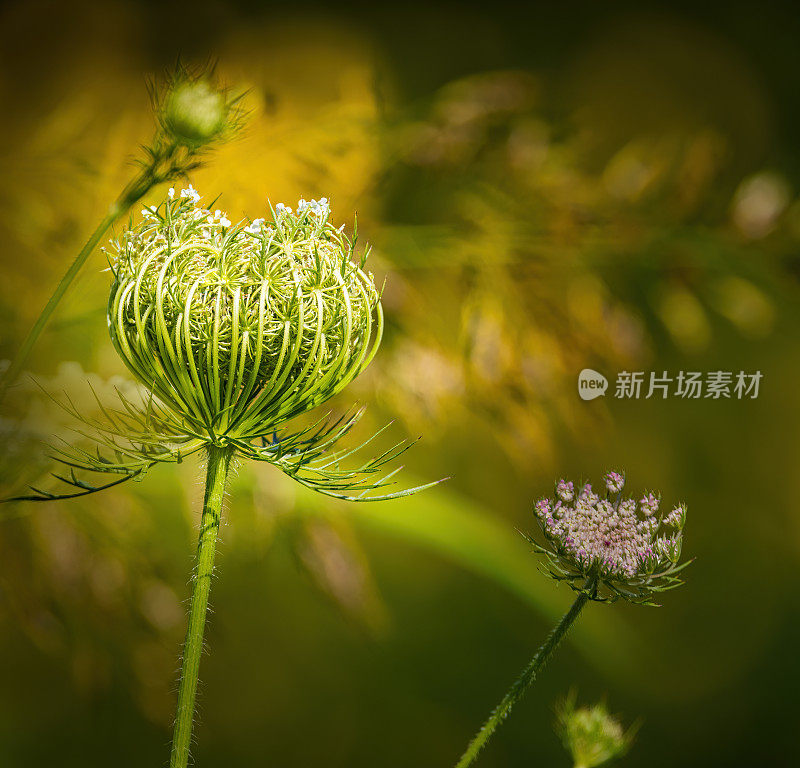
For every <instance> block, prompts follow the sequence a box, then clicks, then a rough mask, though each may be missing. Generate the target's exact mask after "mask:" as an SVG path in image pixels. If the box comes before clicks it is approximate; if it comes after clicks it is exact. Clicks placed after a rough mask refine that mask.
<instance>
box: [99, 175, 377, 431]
mask: <svg viewBox="0 0 800 768" xmlns="http://www.w3.org/2000/svg"><path fill="white" fill-rule="evenodd" d="M113 245H114V247H113V253H112V254H111V255H112V259H111V266H112V270H113V273H114V281H113V284H112V287H111V295H110V299H109V306H108V322H109V327H110V331H111V338H112V341H113V343H114V345H115V347H116V348H117V351H118V352H119V353H120V355H121V356H122V359H123V360H124V361H125V363H126V365H127V366H128V368H129V369H130V370H131V372H132V373H133V374H134V375H135V376H136V377H137V378H138V379H139V381H141V382H142V383H143V384H145V385H146V386H147V387H148V388H149V389H150V390H151V391H152V392H153V394H154V395H155V396H156V397H157V398H158V400H159V401H160V402H161V403H162V404H164V405H166V406H167V407H168V408H169V409H170V410H171V411H173V412H174V413H175V414H176V415H177V416H178V417H179V418H180V419H181V420H182V422H183V425H184V427H183V428H184V431H188V432H189V433H191V434H193V435H195V436H198V437H200V438H202V439H206V440H209V441H211V442H215V443H225V442H226V440H228V439H231V438H242V439H249V438H252V437H254V436H258V435H264V434H268V433H270V432H271V431H272V430H274V429H275V428H276V427H277V426H278V425H279V424H281V423H282V422H284V421H286V420H287V419H289V418H291V417H293V416H296V415H298V414H300V413H303V412H305V411H307V410H309V409H311V408H314V407H316V406H317V405H319V404H320V403H322V402H324V401H325V400H327V399H328V398H330V397H332V396H333V395H335V394H336V393H337V392H339V391H340V390H341V389H342V388H343V387H344V386H345V385H346V384H348V383H349V382H350V381H352V379H353V378H355V377H356V376H357V375H358V374H359V373H360V372H361V371H362V370H363V369H364V368H365V367H366V365H367V364H368V363H369V361H370V360H371V358H372V356H373V354H374V353H375V351H376V349H377V346H378V344H379V343H380V338H381V331H382V312H381V307H380V302H379V296H378V292H377V290H376V288H375V285H374V283H373V280H372V276H371V275H370V274H368V273H367V272H365V271H364V270H363V269H362V267H363V266H364V260H365V259H366V255H365V256H364V259H362V260H361V261H360V262H359V263H356V262H354V261H353V260H352V256H353V249H354V243H353V241H352V240H350V239H349V238H348V237H347V236H346V235H345V234H344V233H343V229H342V228H336V227H334V226H333V224H331V223H330V208H329V206H328V202H327V200H324V199H323V200H321V201H311V202H310V203H306V202H305V201H301V205H299V206H297V212H296V213H294V212H292V209H291V208H289V207H287V206H284V205H280V204H279V205H277V206H276V207H275V209H274V210H271V211H270V215H269V216H268V217H266V218H261V219H256V220H254V221H252V222H250V223H247V222H244V223H240V224H236V225H234V224H232V223H231V219H230V218H229V217H228V215H227V214H226V213H225V212H224V211H222V210H220V209H215V210H210V209H206V208H205V207H204V206H203V205H202V203H201V197H200V194H199V193H198V192H197V191H196V190H195V189H194V188H193V187H191V186H189V187H188V188H187V189H184V190H182V191H180V192H176V191H175V190H174V189H170V190H169V194H168V196H167V198H166V199H165V200H164V201H163V202H162V203H161V204H160V205H158V206H155V207H146V208H144V209H143V211H142V220H141V222H140V223H139V224H137V225H135V226H132V227H130V228H129V229H127V230H125V231H124V232H123V233H122V236H121V237H120V238H119V240H118V241H116V242H115V243H114V244H113Z"/></svg>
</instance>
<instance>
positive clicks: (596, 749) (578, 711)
mask: <svg viewBox="0 0 800 768" xmlns="http://www.w3.org/2000/svg"><path fill="white" fill-rule="evenodd" d="M575 698H576V697H575V694H574V693H571V694H570V695H569V696H568V697H567V698H566V699H565V700H564V701H563V702H561V704H560V705H559V706H558V707H557V709H556V717H557V719H556V731H557V732H558V734H559V736H560V737H561V740H562V742H563V744H564V747H565V748H566V749H567V751H568V752H569V753H570V754H571V755H572V759H573V761H574V764H575V766H579V768H595V766H600V765H607V764H608V763H609V762H610V761H612V760H615V759H616V758H618V757H620V756H622V755H624V754H625V753H626V752H627V751H628V750H629V749H630V746H631V744H632V743H633V738H634V735H635V731H636V727H635V726H634V727H632V728H629V729H628V730H627V731H625V730H623V728H622V725H621V724H620V722H619V720H618V719H617V718H615V717H614V716H613V715H611V714H610V713H609V712H608V710H607V709H606V706H605V704H604V703H603V702H599V703H597V704H595V705H594V706H591V707H579V708H576V707H575Z"/></svg>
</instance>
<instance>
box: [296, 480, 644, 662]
mask: <svg viewBox="0 0 800 768" xmlns="http://www.w3.org/2000/svg"><path fill="white" fill-rule="evenodd" d="M412 480H413V479H412ZM303 493H304V495H303V496H301V500H302V502H301V504H300V505H298V506H299V508H300V509H301V512H302V513H304V514H310V515H315V514H327V515H338V514H347V515H350V516H352V518H353V519H354V520H355V521H356V523H357V524H358V525H360V526H364V527H365V528H370V529H373V530H376V531H379V532H382V533H386V534H389V535H391V536H395V537H399V538H401V539H405V540H407V541H409V542H411V543H413V544H416V545H419V546H422V547H425V548H426V549H428V550H430V551H432V552H434V553H436V554H437V555H439V556H441V557H443V558H445V559H446V560H449V561H450V562H452V563H455V564H456V565H459V566H461V567H462V568H465V569H467V570H469V571H471V572H473V573H476V574H478V575H480V576H483V577H485V578H487V579H489V580H491V581H493V582H495V583H496V584H498V585H499V586H501V587H503V588H505V589H507V590H508V591H509V592H511V593H513V594H514V595H516V596H517V597H518V598H520V599H521V600H522V601H523V602H524V603H526V604H527V605H528V606H530V607H531V608H533V609H534V610H535V611H536V612H537V613H539V614H540V615H541V616H542V617H544V618H546V619H547V621H553V620H555V619H557V618H558V617H560V616H561V614H563V612H564V610H565V607H566V606H567V604H568V603H569V602H570V600H571V597H572V595H571V593H569V592H568V590H558V589H557V588H556V587H555V585H554V584H553V582H552V581H550V579H548V578H545V576H544V574H543V573H542V572H541V571H540V569H539V561H538V558H537V557H536V556H535V555H534V554H533V553H532V552H531V551H530V548H529V547H528V545H527V544H526V543H525V540H524V539H523V538H522V537H521V536H520V535H519V534H518V533H517V532H516V531H515V530H514V528H513V526H512V525H511V524H510V523H509V522H508V521H507V520H504V519H503V518H502V517H500V516H499V515H498V514H496V513H494V512H491V511H489V510H487V509H485V508H482V507H481V506H479V505H477V504H475V503H474V502H473V501H471V500H470V499H467V498H465V497H463V496H461V495H459V494H457V493H455V492H453V491H452V490H451V489H450V488H449V487H447V486H445V485H440V486H438V487H437V488H434V489H431V490H429V491H427V493H425V494H424V495H422V496H412V497H411V498H409V499H405V500H403V501H402V502H400V503H398V502H397V501H387V502H383V503H381V504H370V505H360V504H354V505H350V506H348V507H347V511H346V512H343V511H342V512H340V511H339V510H337V509H336V507H334V506H332V505H331V506H327V507H325V508H324V509H323V508H321V507H320V505H319V498H318V497H316V498H314V497H311V494H310V491H307V492H303ZM305 493H307V494H308V495H307V496H306V495H305ZM632 636H633V635H631V633H629V632H626V631H625V627H624V619H623V617H622V616H620V615H619V612H618V611H614V615H613V616H612V615H611V612H610V610H606V611H603V610H599V611H593V612H591V613H590V614H588V615H587V616H586V617H585V619H584V621H581V622H580V623H579V624H578V625H577V626H576V627H575V628H574V630H573V632H571V633H570V635H569V636H568V639H567V642H571V643H572V644H573V646H574V647H575V648H577V649H578V651H579V652H580V653H581V655H582V656H583V657H584V658H586V659H587V660H588V661H589V662H591V663H592V664H593V665H594V666H595V667H597V668H598V669H601V670H603V671H605V672H614V671H617V670H619V669H620V668H624V667H625V666H626V664H627V665H629V662H630V658H631V656H630V654H631V651H630V650H629V648H630V646H629V644H630V643H631V641H630V640H629V639H628V638H630V637H632Z"/></svg>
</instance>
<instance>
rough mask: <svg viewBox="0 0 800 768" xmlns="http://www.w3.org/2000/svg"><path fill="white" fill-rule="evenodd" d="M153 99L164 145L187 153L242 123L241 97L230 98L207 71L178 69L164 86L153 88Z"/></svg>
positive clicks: (196, 149)
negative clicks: (168, 144) (165, 141)
mask: <svg viewBox="0 0 800 768" xmlns="http://www.w3.org/2000/svg"><path fill="white" fill-rule="evenodd" d="M153 97H154V101H155V109H156V115H157V117H158V122H159V125H160V127H161V132H162V133H163V135H164V136H165V137H166V138H167V140H168V143H173V144H176V145H179V146H183V147H186V148H187V149H188V150H189V151H190V152H196V151H198V150H201V149H202V148H203V147H204V146H206V145H210V144H213V143H214V142H216V141H219V140H222V139H224V138H226V137H227V136H229V135H231V134H232V133H234V132H235V131H236V129H237V128H238V127H239V126H240V125H241V123H242V119H243V113H242V110H241V108H240V106H239V104H240V98H241V95H239V96H234V95H233V94H231V93H230V92H229V91H228V89H227V88H224V87H223V86H222V85H220V84H219V83H218V82H217V80H216V78H215V77H214V76H213V73H212V72H210V71H208V70H197V71H193V70H191V69H189V68H187V67H185V66H182V65H179V66H178V67H176V68H175V70H174V71H173V72H171V73H170V75H169V78H168V80H167V82H166V83H165V85H163V86H161V87H159V88H154V91H153Z"/></svg>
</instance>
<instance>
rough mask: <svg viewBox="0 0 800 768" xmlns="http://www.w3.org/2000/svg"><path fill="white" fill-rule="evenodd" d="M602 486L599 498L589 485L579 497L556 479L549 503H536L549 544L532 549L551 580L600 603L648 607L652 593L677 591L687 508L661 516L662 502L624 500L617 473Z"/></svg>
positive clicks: (651, 497) (649, 497)
mask: <svg viewBox="0 0 800 768" xmlns="http://www.w3.org/2000/svg"><path fill="white" fill-rule="evenodd" d="M604 485H605V488H604V489H603V492H602V493H601V494H598V493H595V492H594V490H593V489H592V486H591V485H589V483H585V484H583V485H582V486H581V487H580V490H576V488H575V485H574V484H573V483H572V482H568V481H566V480H561V481H559V483H558V484H557V485H556V488H555V494H554V496H553V497H552V498H542V499H540V500H539V501H537V502H536V506H535V512H536V518H537V520H538V522H539V525H540V526H541V529H542V532H543V533H544V536H545V539H546V541H547V545H546V546H544V547H542V546H540V545H539V544H536V543H535V542H533V543H534V546H535V548H536V549H537V551H538V552H540V553H541V554H544V555H545V556H546V557H547V559H548V564H549V572H550V574H551V575H552V576H553V577H554V578H556V579H558V580H565V581H567V582H568V583H569V584H570V586H572V587H573V589H575V590H576V591H584V590H589V591H590V592H591V595H590V596H591V597H592V598H593V599H597V600H608V599H612V600H614V599H617V598H619V597H624V598H627V599H629V600H633V601H634V602H649V601H650V596H651V594H652V593H654V592H660V591H663V590H665V589H670V588H672V587H676V586H678V585H679V584H681V581H680V579H678V578H677V577H676V575H675V574H677V573H678V571H680V570H681V569H682V568H683V567H684V565H685V564H684V565H678V561H679V559H680V555H681V545H682V542H683V527H684V525H685V523H686V506H685V505H684V504H679V505H677V506H675V507H674V508H673V509H672V510H671V511H670V512H669V514H667V515H664V514H663V512H661V511H660V508H661V497H660V495H657V494H653V493H650V492H647V493H644V494H643V495H642V496H641V497H640V498H639V499H638V500H637V499H635V498H633V497H630V496H628V497H624V496H623V495H622V491H623V488H624V486H625V476H624V474H622V473H619V472H608V473H607V474H606V475H605V477H604ZM601 587H605V589H600V588H601Z"/></svg>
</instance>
